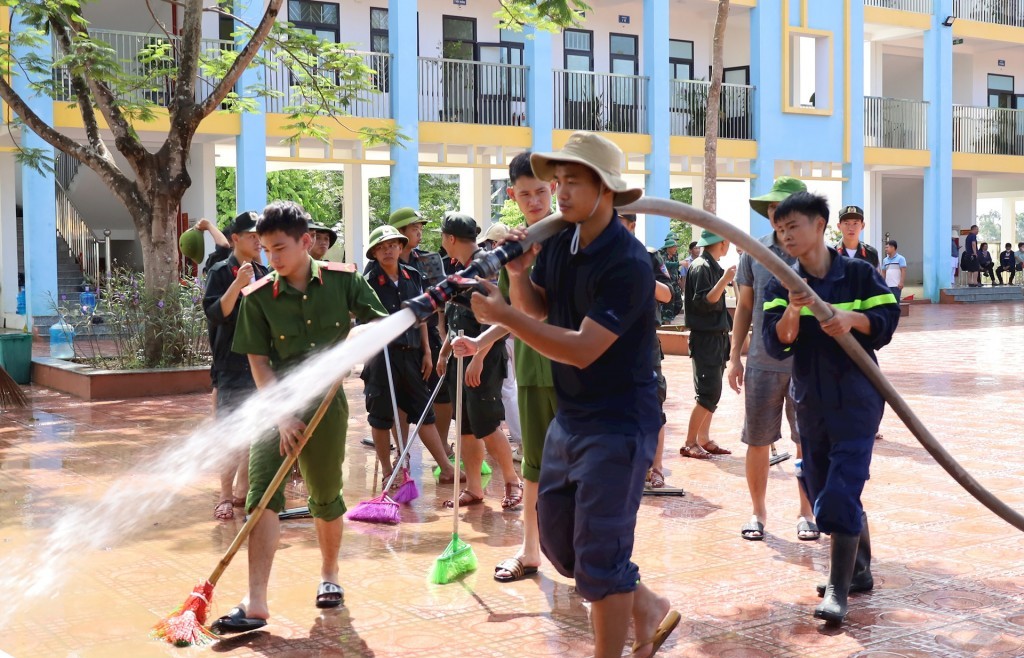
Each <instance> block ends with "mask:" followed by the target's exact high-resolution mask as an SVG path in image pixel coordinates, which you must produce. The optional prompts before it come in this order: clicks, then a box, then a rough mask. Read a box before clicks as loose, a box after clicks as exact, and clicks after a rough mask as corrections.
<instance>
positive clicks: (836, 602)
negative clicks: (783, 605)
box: [814, 532, 860, 624]
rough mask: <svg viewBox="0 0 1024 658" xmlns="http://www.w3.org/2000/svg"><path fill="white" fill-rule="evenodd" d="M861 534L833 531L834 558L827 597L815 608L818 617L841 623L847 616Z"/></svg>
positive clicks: (830, 565)
mask: <svg viewBox="0 0 1024 658" xmlns="http://www.w3.org/2000/svg"><path fill="white" fill-rule="evenodd" d="M859 543H860V536H859V535H842V534H839V533H838V532H833V533H832V559H831V560H830V564H829V572H828V585H827V586H826V587H825V598H824V600H822V602H821V604H820V605H818V607H817V608H815V609H814V617H815V618H816V619H824V620H825V621H827V622H829V623H832V624H841V623H842V622H843V619H845V618H846V600H847V597H848V596H849V594H850V581H852V580H853V570H854V569H855V568H856V567H857V544H859Z"/></svg>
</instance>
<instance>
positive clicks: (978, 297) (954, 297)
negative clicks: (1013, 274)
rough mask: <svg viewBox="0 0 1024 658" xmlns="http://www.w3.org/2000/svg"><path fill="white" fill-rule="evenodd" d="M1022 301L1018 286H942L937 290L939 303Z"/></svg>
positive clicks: (1021, 292) (1023, 300)
mask: <svg viewBox="0 0 1024 658" xmlns="http://www.w3.org/2000/svg"><path fill="white" fill-rule="evenodd" d="M1002 302H1024V288H1022V287H1020V286H1015V285H1014V286H1011V285H1005V286H983V287H981V288H943V289H942V290H941V291H940V292H939V303H940V304H995V303H1002Z"/></svg>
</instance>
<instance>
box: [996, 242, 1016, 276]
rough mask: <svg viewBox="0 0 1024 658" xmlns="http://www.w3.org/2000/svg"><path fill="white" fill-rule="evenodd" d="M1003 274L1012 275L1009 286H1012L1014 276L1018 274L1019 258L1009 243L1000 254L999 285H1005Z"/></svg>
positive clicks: (997, 270)
mask: <svg viewBox="0 0 1024 658" xmlns="http://www.w3.org/2000/svg"><path fill="white" fill-rule="evenodd" d="M1003 272H1009V273H1010V281H1009V284H1010V285H1011V286H1012V285H1013V275H1014V274H1016V273H1017V257H1016V256H1015V255H1014V253H1013V245H1012V244H1010V243H1009V242H1007V243H1006V247H1005V248H1004V249H1003V250H1002V251H1000V252H999V267H998V268H996V279H997V280H998V281H999V285H1003Z"/></svg>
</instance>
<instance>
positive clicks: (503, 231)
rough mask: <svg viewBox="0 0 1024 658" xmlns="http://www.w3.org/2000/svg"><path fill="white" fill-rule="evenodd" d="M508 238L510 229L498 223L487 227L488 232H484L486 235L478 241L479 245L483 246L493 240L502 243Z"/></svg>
mask: <svg viewBox="0 0 1024 658" xmlns="http://www.w3.org/2000/svg"><path fill="white" fill-rule="evenodd" d="M507 237H508V227H507V226H505V225H504V224H502V223H501V222H496V223H494V224H491V225H490V226H488V227H487V230H486V231H484V234H483V235H482V236H480V239H479V240H477V244H483V243H485V242H487V241H488V240H493V241H495V242H501V241H502V240H504V239H505V238H507Z"/></svg>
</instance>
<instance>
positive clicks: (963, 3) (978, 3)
mask: <svg viewBox="0 0 1024 658" xmlns="http://www.w3.org/2000/svg"><path fill="white" fill-rule="evenodd" d="M953 15H954V16H956V17H957V18H965V19H967V20H971V21H981V22H982V23H995V24H997V25H1012V26H1014V27H1024V0H953Z"/></svg>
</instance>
